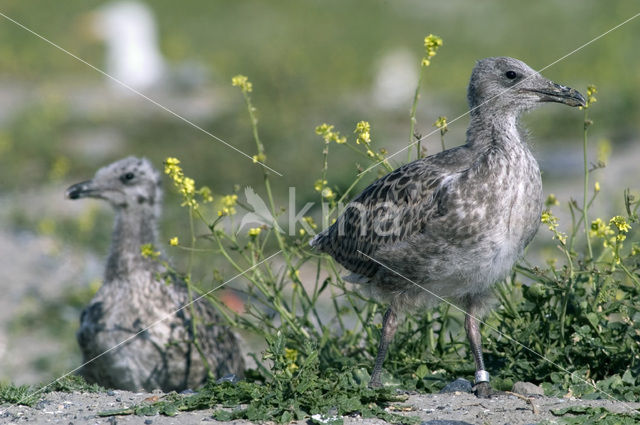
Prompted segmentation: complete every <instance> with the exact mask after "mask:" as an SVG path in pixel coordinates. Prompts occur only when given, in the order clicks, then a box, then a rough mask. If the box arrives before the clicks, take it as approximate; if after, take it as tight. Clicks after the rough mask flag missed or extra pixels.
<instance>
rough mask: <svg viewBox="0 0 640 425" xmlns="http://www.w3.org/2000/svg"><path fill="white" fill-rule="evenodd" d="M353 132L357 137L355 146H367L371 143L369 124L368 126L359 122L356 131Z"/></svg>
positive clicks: (363, 122) (365, 122)
mask: <svg viewBox="0 0 640 425" xmlns="http://www.w3.org/2000/svg"><path fill="white" fill-rule="evenodd" d="M353 132H354V133H357V135H358V136H357V138H356V143H357V144H360V143H363V144H365V145H368V144H369V143H371V124H369V122H367V121H360V122H359V123H358V124H356V129H355V130H354V131H353Z"/></svg>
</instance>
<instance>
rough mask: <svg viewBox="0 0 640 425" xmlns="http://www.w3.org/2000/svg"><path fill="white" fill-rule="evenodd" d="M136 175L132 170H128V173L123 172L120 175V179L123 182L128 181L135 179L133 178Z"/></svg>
mask: <svg viewBox="0 0 640 425" xmlns="http://www.w3.org/2000/svg"><path fill="white" fill-rule="evenodd" d="M134 177H135V174H133V173H132V172H128V173H126V174H123V175H121V176H120V181H121V182H122V183H127V182H129V181H131V180H133V178H134Z"/></svg>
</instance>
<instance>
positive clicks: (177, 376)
mask: <svg viewBox="0 0 640 425" xmlns="http://www.w3.org/2000/svg"><path fill="white" fill-rule="evenodd" d="M66 195H67V197H68V198H69V199H80V198H87V197H90V198H98V199H103V200H105V201H107V202H109V203H110V204H111V206H112V207H113V208H114V209H115V211H116V220H115V227H114V230H113V238H112V241H111V250H110V253H109V257H108V260H107V266H106V271H105V276H104V283H103V285H102V287H101V288H100V289H99V290H98V292H97V293H96V295H95V296H94V298H93V299H92V300H91V303H90V304H89V306H88V307H87V308H85V309H84V311H83V312H82V316H81V318H80V329H79V331H78V343H79V344H80V348H81V349H82V353H83V355H84V362H88V363H87V364H86V365H85V366H84V367H83V369H82V370H81V374H82V375H83V376H84V377H85V378H86V379H87V381H89V382H95V383H98V384H100V385H102V386H104V387H109V388H118V389H123V390H129V391H142V390H146V391H152V390H154V389H161V390H163V391H165V392H168V391H174V390H175V391H182V390H185V389H188V388H192V389H194V388H196V387H198V386H200V385H201V384H203V383H204V382H205V381H206V380H207V377H208V373H207V367H206V365H205V361H206V363H207V364H208V366H209V368H210V370H211V372H212V374H213V376H214V377H216V378H219V377H223V376H225V375H227V374H236V375H241V374H242V372H243V370H244V360H243V357H242V354H241V352H240V349H239V344H238V339H237V338H236V336H235V334H234V333H233V332H232V331H231V330H230V329H228V328H227V327H226V326H224V325H222V324H221V323H220V322H221V319H220V316H219V314H218V312H217V311H216V310H215V309H214V308H213V306H212V304H211V303H209V302H208V301H207V300H206V299H202V300H199V301H197V302H195V303H193V305H192V307H193V311H194V312H195V315H196V317H195V318H194V317H193V315H192V309H191V306H189V307H186V308H182V307H183V306H186V305H187V304H188V303H189V300H190V296H189V293H188V290H187V287H186V285H185V283H184V282H183V281H181V280H180V279H179V278H178V277H177V276H176V275H175V274H173V273H171V272H170V271H168V270H167V269H166V267H165V266H164V265H163V264H162V262H161V261H158V259H162V258H163V256H162V254H161V253H160V252H158V251H156V250H157V230H156V222H157V220H158V219H159V216H160V212H161V205H162V189H161V180H160V173H158V171H156V170H155V169H154V168H153V166H152V165H151V163H150V162H149V161H148V160H146V159H138V158H134V157H128V158H125V159H122V160H120V161H117V162H114V163H113V164H111V165H108V166H106V167H103V168H101V169H99V170H98V171H97V172H96V174H95V176H94V177H93V179H91V180H88V181H85V182H81V183H78V184H75V185H73V186H71V187H69V188H68V189H67V192H66ZM147 244H150V245H151V246H152V247H153V248H152V252H155V254H153V255H152V256H143V255H142V252H141V249H142V246H143V245H147ZM153 256H158V257H159V258H158V259H154V258H152V257H153ZM194 320H195V322H194ZM152 325H153V326H152ZM149 326H151V327H149ZM147 327H149V328H148V329H147ZM196 334H197V337H198V339H197V341H198V343H199V346H200V350H201V351H202V356H201V355H200V354H199V353H198V350H197V347H196V346H195V344H194V336H195V335H196ZM124 341H126V342H124ZM202 357H204V359H205V361H203V358H202Z"/></svg>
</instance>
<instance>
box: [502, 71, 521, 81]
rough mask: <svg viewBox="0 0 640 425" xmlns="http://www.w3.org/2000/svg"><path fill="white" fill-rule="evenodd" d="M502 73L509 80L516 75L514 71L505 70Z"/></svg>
mask: <svg viewBox="0 0 640 425" xmlns="http://www.w3.org/2000/svg"><path fill="white" fill-rule="evenodd" d="M504 75H506V77H507V78H508V79H510V80H513V79H514V78H516V77H517V76H518V74H516V72H515V71H507V72H506V73H505V74H504Z"/></svg>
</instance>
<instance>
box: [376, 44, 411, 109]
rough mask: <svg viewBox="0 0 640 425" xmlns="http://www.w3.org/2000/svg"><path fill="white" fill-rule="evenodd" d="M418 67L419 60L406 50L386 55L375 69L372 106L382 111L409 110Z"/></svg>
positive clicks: (394, 51)
mask: <svg viewBox="0 0 640 425" xmlns="http://www.w3.org/2000/svg"><path fill="white" fill-rule="evenodd" d="M419 66H420V62H419V60H418V59H417V58H416V57H414V56H413V55H412V54H411V52H409V51H408V50H405V49H398V50H393V51H391V52H388V53H386V54H385V55H384V56H383V57H382V59H380V61H379V62H378V65H377V67H376V68H377V69H376V74H375V77H374V81H373V88H372V93H371V94H372V97H373V102H374V104H375V105H376V106H377V107H378V108H380V109H384V110H394V109H400V108H402V109H409V108H410V107H411V99H412V97H413V92H414V90H415V87H416V84H417V82H418V70H419Z"/></svg>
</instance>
